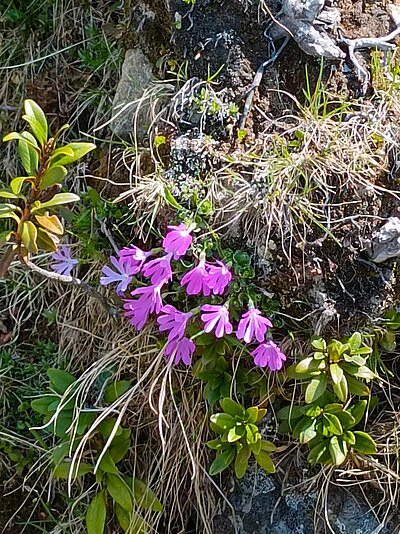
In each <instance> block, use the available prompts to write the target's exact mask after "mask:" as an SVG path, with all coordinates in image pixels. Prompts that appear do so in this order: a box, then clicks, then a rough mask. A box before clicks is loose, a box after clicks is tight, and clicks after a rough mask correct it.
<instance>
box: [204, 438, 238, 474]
mask: <svg viewBox="0 0 400 534" xmlns="http://www.w3.org/2000/svg"><path fill="white" fill-rule="evenodd" d="M235 454H236V447H235V446H234V445H232V446H231V448H230V449H228V450H226V451H224V452H222V453H220V454H217V457H216V458H215V460H214V461H213V463H212V464H211V466H210V470H209V473H210V475H211V476H215V475H217V474H218V473H220V472H221V471H223V470H224V469H226V468H227V467H228V466H229V465H230V464H231V463H232V462H233V460H234V458H235Z"/></svg>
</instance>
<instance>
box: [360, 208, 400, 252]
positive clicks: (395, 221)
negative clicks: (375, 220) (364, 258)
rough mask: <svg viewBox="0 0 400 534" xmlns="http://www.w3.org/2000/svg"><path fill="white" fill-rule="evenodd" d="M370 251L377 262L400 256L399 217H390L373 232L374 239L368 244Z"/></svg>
mask: <svg viewBox="0 0 400 534" xmlns="http://www.w3.org/2000/svg"><path fill="white" fill-rule="evenodd" d="M368 253H369V256H370V258H371V260H372V261H374V262H375V263H382V262H383V261H386V260H388V259H390V258H397V257H399V256H400V219H399V218H398V217H390V218H389V219H388V221H387V222H386V223H385V224H384V225H383V226H381V228H379V230H377V231H376V232H374V233H373V234H372V239H371V241H370V242H369V244H368Z"/></svg>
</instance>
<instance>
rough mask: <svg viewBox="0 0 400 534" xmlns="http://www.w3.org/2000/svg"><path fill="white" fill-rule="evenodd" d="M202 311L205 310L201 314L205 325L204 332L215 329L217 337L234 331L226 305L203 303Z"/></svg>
mask: <svg viewBox="0 0 400 534" xmlns="http://www.w3.org/2000/svg"><path fill="white" fill-rule="evenodd" d="M201 311H203V312H205V313H203V315H202V316H201V320H202V321H203V323H204V325H205V326H204V332H206V333H207V334H208V333H210V332H211V331H212V330H214V329H215V335H216V337H223V336H224V335H225V334H231V333H232V325H231V323H230V321H229V312H228V310H227V308H226V307H225V306H219V305H214V304H203V306H202V307H201Z"/></svg>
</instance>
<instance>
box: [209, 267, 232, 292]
mask: <svg viewBox="0 0 400 534" xmlns="http://www.w3.org/2000/svg"><path fill="white" fill-rule="evenodd" d="M216 263H217V265H209V267H208V277H207V285H208V287H209V288H210V289H212V292H213V293H214V295H222V293H223V292H224V291H225V289H226V286H227V285H228V284H229V282H230V281H231V280H232V273H231V271H230V270H229V268H228V267H227V266H226V265H225V263H223V262H222V261H218V260H217V262H216Z"/></svg>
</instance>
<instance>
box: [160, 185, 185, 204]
mask: <svg viewBox="0 0 400 534" xmlns="http://www.w3.org/2000/svg"><path fill="white" fill-rule="evenodd" d="M164 198H165V200H166V201H167V202H168V204H169V205H170V206H172V207H173V208H175V209H176V210H181V209H182V206H181V205H180V204H179V202H177V201H176V200H175V198H174V196H173V195H172V193H171V191H170V190H169V189H168V188H167V187H164Z"/></svg>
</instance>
